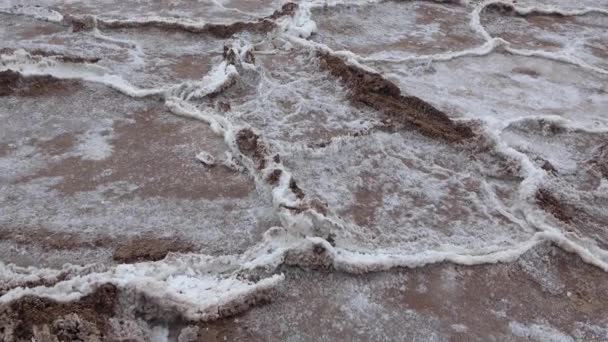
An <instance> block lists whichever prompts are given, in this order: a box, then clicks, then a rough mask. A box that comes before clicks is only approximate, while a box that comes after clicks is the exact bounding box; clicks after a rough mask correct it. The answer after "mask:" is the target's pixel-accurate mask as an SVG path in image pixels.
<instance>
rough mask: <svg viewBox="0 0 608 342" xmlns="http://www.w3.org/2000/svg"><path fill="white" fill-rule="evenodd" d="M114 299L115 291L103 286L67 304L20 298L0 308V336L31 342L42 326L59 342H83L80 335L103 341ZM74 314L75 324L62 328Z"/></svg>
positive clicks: (113, 287) (110, 286)
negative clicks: (76, 320) (76, 319)
mask: <svg viewBox="0 0 608 342" xmlns="http://www.w3.org/2000/svg"><path fill="white" fill-rule="evenodd" d="M117 295H118V290H117V289H116V287H115V286H114V285H111V284H106V285H102V286H100V287H98V288H97V289H96V290H95V292H93V293H91V294H89V295H87V296H85V297H83V298H82V299H81V300H79V301H77V302H71V303H59V302H56V301H53V300H50V299H46V298H38V297H34V296H25V297H21V298H20V299H18V300H15V301H13V302H10V303H8V304H4V305H3V307H1V308H0V322H2V324H1V325H2V331H1V332H0V333H3V334H8V332H7V330H9V329H10V330H12V335H13V338H14V339H15V340H32V339H33V338H34V335H35V334H36V332H37V331H40V330H41V329H44V328H43V327H44V326H45V325H46V326H47V327H46V329H49V328H50V333H51V334H53V335H55V336H57V337H58V338H59V340H60V341H75V340H79V339H83V335H84V336H85V337H86V336H88V337H89V338H97V339H101V340H103V337H104V336H106V335H107V333H108V329H109V327H110V326H109V322H108V318H110V317H112V316H113V315H114V310H115V307H116V304H117ZM74 314H75V315H76V316H77V317H78V318H79V320H78V322H77V323H76V322H74V323H75V324H66V323H68V322H67V321H69V320H71V318H72V317H74V316H73V315H74ZM72 320H73V318H72ZM47 334H48V333H47ZM96 335H97V336H96ZM5 337H6V338H8V337H10V336H5Z"/></svg>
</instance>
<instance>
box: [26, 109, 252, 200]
mask: <svg viewBox="0 0 608 342" xmlns="http://www.w3.org/2000/svg"><path fill="white" fill-rule="evenodd" d="M163 111H164V109H160V108H156V107H153V108H148V109H147V110H145V111H140V112H136V113H134V114H132V115H131V118H132V119H133V121H134V122H122V121H116V122H115V123H114V126H113V131H114V134H115V137H113V138H112V139H109V142H110V143H111V144H112V145H113V152H112V154H111V155H110V156H109V157H107V158H105V159H103V160H88V159H82V158H80V157H76V156H74V157H66V158H63V159H59V160H57V161H53V162H52V163H51V164H50V165H49V166H48V167H47V168H45V169H42V170H40V171H39V172H37V173H35V174H33V175H28V176H25V177H23V178H21V179H19V180H18V182H19V183H23V182H29V181H31V180H34V179H38V178H41V177H62V181H61V182H60V183H58V184H56V185H55V186H54V187H53V189H54V190H57V191H59V192H60V193H61V194H62V195H65V196H71V195H74V194H76V193H78V192H82V191H93V190H95V189H96V188H97V187H98V186H101V185H104V184H109V183H112V182H117V181H128V182H129V183H131V184H134V185H137V189H136V190H135V191H133V192H129V193H127V194H114V193H112V192H108V193H107V195H109V196H114V195H116V196H118V197H120V198H131V197H134V196H137V197H141V198H150V197H163V198H180V199H193V200H195V199H201V198H204V199H210V200H213V199H217V198H220V197H222V198H225V197H227V198H243V197H246V196H248V195H249V193H250V192H251V191H253V184H250V183H249V182H248V181H247V180H246V179H244V177H242V176H241V175H238V174H234V173H233V172H231V171H230V170H228V169H227V168H219V167H218V168H210V169H207V170H202V169H201V168H200V165H198V163H197V162H196V160H195V158H194V155H195V154H196V152H197V151H192V157H191V158H188V159H187V160H184V157H183V156H180V155H178V154H176V153H167V146H169V147H172V146H179V145H182V144H189V143H190V140H189V139H190V138H189V137H188V136H184V135H183V134H181V129H182V128H183V127H186V125H188V124H189V122H187V121H186V122H183V123H181V122H180V123H166V122H162V121H161V120H159V119H157V117H159V116H162V115H163V113H162V112H163ZM190 124H191V123H190ZM201 126H204V124H201ZM74 139H75V138H74V137H73V136H69V135H66V134H64V135H60V136H58V137H56V138H53V139H51V140H50V141H46V142H40V141H36V142H35V145H37V146H41V148H42V151H43V152H46V153H49V154H56V153H62V152H64V151H66V150H67V149H69V148H71V144H73V142H74ZM104 170H111V171H112V172H111V173H110V174H107V173H104ZM211 179H222V180H223V182H216V181H210V180H211Z"/></svg>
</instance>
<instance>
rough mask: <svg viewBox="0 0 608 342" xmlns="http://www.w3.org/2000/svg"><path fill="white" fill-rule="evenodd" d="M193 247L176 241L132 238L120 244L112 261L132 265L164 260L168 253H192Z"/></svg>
mask: <svg viewBox="0 0 608 342" xmlns="http://www.w3.org/2000/svg"><path fill="white" fill-rule="evenodd" d="M193 250H194V246H193V245H192V244H191V243H189V242H186V241H180V240H178V239H159V238H152V237H141V238H134V239H131V240H127V241H125V242H122V243H120V244H119V245H118V247H116V249H115V250H114V254H113V259H114V261H117V262H120V263H134V262H142V261H157V260H161V259H164V258H165V256H167V254H168V253H169V252H181V253H186V252H192V251H193Z"/></svg>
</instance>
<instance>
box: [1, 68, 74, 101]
mask: <svg viewBox="0 0 608 342" xmlns="http://www.w3.org/2000/svg"><path fill="white" fill-rule="evenodd" d="M80 84H81V83H80V81H77V80H61V79H58V78H55V77H52V76H46V75H45V76H23V75H21V74H20V73H18V72H14V71H12V70H6V71H0V97H2V96H29V97H38V96H61V95H67V94H70V93H71V92H72V91H73V90H74V89H75V88H77V87H79V86H80Z"/></svg>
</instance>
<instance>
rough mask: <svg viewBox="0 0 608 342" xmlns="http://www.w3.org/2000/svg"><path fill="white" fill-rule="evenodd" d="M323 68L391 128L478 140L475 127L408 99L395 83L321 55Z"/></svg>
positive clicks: (410, 98)
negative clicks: (379, 115)
mask: <svg viewBox="0 0 608 342" xmlns="http://www.w3.org/2000/svg"><path fill="white" fill-rule="evenodd" d="M319 57H320V58H321V68H322V69H324V70H327V71H328V72H329V73H330V74H332V75H333V76H335V77H337V78H339V79H340V80H341V81H342V82H343V84H344V85H345V86H346V87H347V88H348V89H349V90H350V97H351V100H352V101H353V102H354V103H357V104H363V105H366V106H368V107H371V108H372V109H374V110H377V111H379V112H380V113H382V114H383V115H384V116H385V124H386V126H387V127H389V128H412V129H415V130H417V131H419V132H420V133H422V134H424V135H426V136H429V137H431V138H436V139H442V140H445V141H447V142H461V141H464V140H467V139H470V138H473V137H475V136H476V134H475V133H474V132H473V130H472V129H471V127H469V126H467V125H464V124H460V123H456V122H454V121H453V120H451V119H450V118H449V117H448V116H447V115H446V114H445V113H443V112H441V111H439V110H438V109H436V108H435V107H433V106H432V105H430V104H429V103H427V102H425V101H423V100H421V99H419V98H417V97H414V96H404V95H402V94H401V90H400V89H399V87H397V85H395V84H394V83H392V82H390V81H388V80H386V79H385V78H383V77H382V76H381V75H379V74H374V73H372V72H369V71H365V70H362V69H360V68H357V67H355V66H351V65H348V64H347V63H346V62H345V61H344V60H342V59H341V58H339V57H335V56H331V55H329V54H324V53H322V54H320V55H319Z"/></svg>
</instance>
